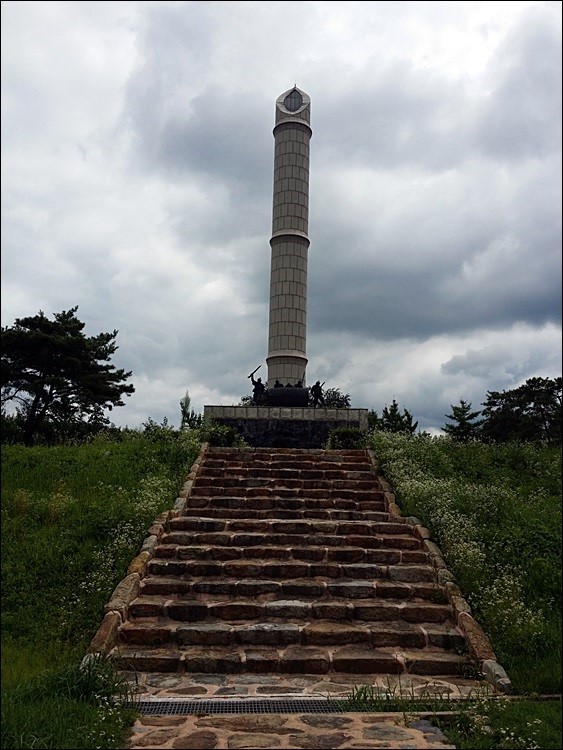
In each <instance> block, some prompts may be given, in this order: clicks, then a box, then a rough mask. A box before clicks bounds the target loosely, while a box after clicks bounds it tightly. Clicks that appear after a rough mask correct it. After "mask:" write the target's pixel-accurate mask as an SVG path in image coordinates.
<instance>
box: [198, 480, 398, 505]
mask: <svg viewBox="0 0 563 750" xmlns="http://www.w3.org/2000/svg"><path fill="white" fill-rule="evenodd" d="M227 485H228V486H224V485H223V484H221V483H220V482H215V483H213V484H209V485H208V484H205V483H199V482H198V481H197V480H196V484H194V486H193V489H192V492H191V496H192V497H223V496H227V497H245V498H251V497H264V498H284V497H288V498H302V499H311V500H312V499H314V500H331V499H335V500H355V501H356V502H366V501H371V502H383V500H384V498H383V492H381V490H378V489H371V490H370V489H345V488H336V487H327V488H320V487H318V486H316V485H313V486H311V487H286V486H283V485H280V486H277V487H265V486H258V487H249V486H247V484H246V483H244V482H233V484H231V483H230V482H228V483H227Z"/></svg>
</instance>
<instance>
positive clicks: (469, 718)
mask: <svg viewBox="0 0 563 750" xmlns="http://www.w3.org/2000/svg"><path fill="white" fill-rule="evenodd" d="M561 720H562V715H561V701H560V700H557V701H533V700H519V701H513V702H508V701H503V702H498V701H488V702H483V703H481V704H480V705H479V706H477V707H474V708H471V709H469V708H468V709H465V710H462V711H461V712H459V713H457V714H456V715H455V716H454V717H452V718H448V719H440V718H434V719H433V723H434V724H436V725H437V726H439V727H440V728H441V729H442V731H443V732H444V734H445V735H446V737H448V739H449V740H451V742H452V744H454V745H455V746H456V748H458V750H497V749H501V748H520V749H521V750H535V749H538V750H558V748H560V747H562V744H561V742H562V735H561Z"/></svg>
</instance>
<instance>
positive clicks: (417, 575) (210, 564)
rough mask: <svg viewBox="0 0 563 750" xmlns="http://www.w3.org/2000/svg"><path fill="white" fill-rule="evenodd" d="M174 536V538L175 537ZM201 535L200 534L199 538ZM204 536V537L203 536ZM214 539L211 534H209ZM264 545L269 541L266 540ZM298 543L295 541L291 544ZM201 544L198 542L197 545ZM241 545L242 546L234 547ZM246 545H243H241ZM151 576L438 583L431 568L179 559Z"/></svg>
mask: <svg viewBox="0 0 563 750" xmlns="http://www.w3.org/2000/svg"><path fill="white" fill-rule="evenodd" d="M170 536H173V535H172V534H171V535H170ZM196 536H197V535H196ZM201 536H204V535H201ZM209 536H211V535H209ZM263 543H264V545H265V544H267V538H266V537H264V542H263ZM289 543H290V544H294V543H295V540H292V542H289ZM196 544H197V542H196ZM233 546H235V547H236V546H239V544H236V543H235V544H233ZM240 546H242V544H241V545H240ZM148 571H149V573H150V574H151V575H163V576H168V575H184V576H206V577H207V576H226V577H228V578H236V579H241V578H273V579H276V578H287V579H291V580H293V579H295V578H315V577H318V576H321V577H326V578H331V579H333V578H345V579H346V578H347V579H362V580H369V581H373V580H375V579H379V580H390V581H404V582H409V581H434V580H435V578H436V572H435V570H434V568H432V567H431V566H429V565H400V564H399V565H377V564H375V563H347V564H342V563H336V562H332V563H329V562H327V563H322V562H320V563H317V562H306V561H297V560H283V561H276V560H274V561H271V560H263V559H259V558H256V559H252V558H246V559H244V560H179V559H166V558H153V559H152V560H151V561H150V562H149V565H148Z"/></svg>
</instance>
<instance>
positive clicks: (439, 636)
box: [121, 617, 463, 653]
mask: <svg viewBox="0 0 563 750" xmlns="http://www.w3.org/2000/svg"><path fill="white" fill-rule="evenodd" d="M121 636H122V640H123V641H125V643H126V644H128V645H138V646H142V647H147V646H148V647H151V648H152V647H154V646H160V647H165V648H166V647H167V646H168V645H174V644H177V645H178V646H180V647H183V646H191V645H200V646H210V647H216V646H232V647H234V646H264V645H266V646H274V647H276V648H279V647H283V646H288V645H291V644H296V645H302V646H326V647H329V648H330V647H338V646H346V645H359V646H361V647H364V648H370V649H380V648H394V649H400V648H409V649H415V650H417V651H418V650H420V649H424V650H425V653H444V652H445V650H446V648H448V649H451V648H453V647H457V648H460V647H462V646H463V636H462V634H461V633H460V631H459V630H458V629H457V628H456V627H455V626H454V625H453V623H451V622H446V623H408V622H393V623H389V622H361V621H352V622H350V621H346V622H338V621H334V620H321V619H311V620H298V619H295V618H294V619H287V620H284V621H282V622H271V621H270V620H267V621H263V620H257V621H254V622H252V623H250V624H248V623H241V622H236V621H227V620H221V619H218V618H209V619H206V620H203V621H198V622H178V621H176V620H171V619H170V618H166V617H151V618H139V619H137V620H134V621H132V622H127V623H125V624H124V626H123V628H122V630H121Z"/></svg>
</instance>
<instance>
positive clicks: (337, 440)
mask: <svg viewBox="0 0 563 750" xmlns="http://www.w3.org/2000/svg"><path fill="white" fill-rule="evenodd" d="M326 447H327V448H329V449H337V450H338V449H340V450H344V449H349V450H357V449H361V448H365V447H366V433H365V431H364V430H360V429H358V428H357V427H336V428H335V429H333V430H330V431H329V433H328V440H327V444H326Z"/></svg>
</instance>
